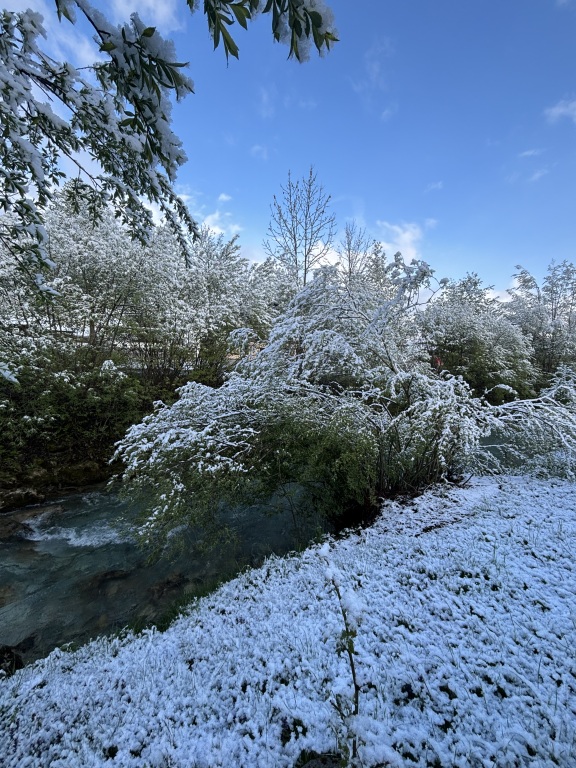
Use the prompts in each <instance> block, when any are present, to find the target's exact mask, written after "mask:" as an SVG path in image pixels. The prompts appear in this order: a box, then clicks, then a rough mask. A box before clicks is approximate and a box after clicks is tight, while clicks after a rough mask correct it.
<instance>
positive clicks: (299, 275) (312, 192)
mask: <svg viewBox="0 0 576 768" xmlns="http://www.w3.org/2000/svg"><path fill="white" fill-rule="evenodd" d="M281 190H282V198H281V199H280V200H279V199H278V198H277V197H276V195H274V200H273V203H272V205H271V206H270V210H271V214H272V216H271V221H270V225H269V227H268V239H267V240H265V241H264V244H263V245H264V250H265V251H266V253H267V254H268V255H269V256H271V257H272V258H273V259H276V260H277V261H279V262H280V263H281V264H283V265H284V267H285V268H286V270H287V271H288V273H289V274H290V277H291V280H292V281H293V284H294V286H295V287H296V288H301V287H302V286H304V285H306V283H307V282H309V281H310V277H311V272H312V270H313V268H314V267H318V266H320V265H321V264H323V263H325V262H326V257H327V256H328V253H329V252H330V249H331V248H332V243H333V240H334V234H335V232H336V221H335V218H334V215H333V214H332V213H330V209H329V204H330V195H327V194H326V193H325V191H324V187H323V186H322V185H321V184H320V183H319V182H318V179H317V176H316V173H315V171H314V169H313V168H312V167H310V171H309V173H308V176H307V177H304V178H302V179H300V180H298V181H293V180H292V176H291V174H290V172H288V183H287V184H286V186H285V187H281Z"/></svg>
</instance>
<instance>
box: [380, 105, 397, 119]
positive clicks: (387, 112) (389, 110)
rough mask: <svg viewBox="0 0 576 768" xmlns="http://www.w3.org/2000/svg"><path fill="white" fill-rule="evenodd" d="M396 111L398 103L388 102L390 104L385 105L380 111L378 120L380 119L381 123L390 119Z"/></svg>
mask: <svg viewBox="0 0 576 768" xmlns="http://www.w3.org/2000/svg"><path fill="white" fill-rule="evenodd" d="M397 112H398V104H390V106H388V107H386V109H384V110H383V111H382V112H381V113H380V120H382V122H383V123H387V122H388V120H391V119H392V118H393V117H394V115H396V114H397Z"/></svg>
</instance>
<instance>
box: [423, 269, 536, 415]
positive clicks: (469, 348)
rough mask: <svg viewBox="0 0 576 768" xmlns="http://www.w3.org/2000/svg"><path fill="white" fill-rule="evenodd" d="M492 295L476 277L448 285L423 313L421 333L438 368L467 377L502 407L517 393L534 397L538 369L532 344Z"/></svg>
mask: <svg viewBox="0 0 576 768" xmlns="http://www.w3.org/2000/svg"><path fill="white" fill-rule="evenodd" d="M490 291H491V289H490V288H489V287H485V286H483V285H482V281H481V280H480V278H479V277H478V275H476V274H471V275H467V276H466V277H465V278H464V279H463V280H459V281H451V282H447V283H446V284H445V285H444V286H443V290H442V292H441V293H440V294H437V295H436V297H435V299H434V301H432V302H430V304H429V305H428V306H427V307H426V310H425V312H423V313H422V315H421V329H422V334H423V343H424V345H425V348H426V351H427V354H428V355H429V359H430V361H431V364H432V366H433V367H434V368H436V369H437V370H446V371H449V372H450V373H452V374H454V375H460V376H463V377H464V379H465V380H466V381H467V382H468V384H469V385H470V386H471V387H472V388H473V390H474V391H475V392H476V393H477V394H484V393H486V392H489V397H490V399H491V400H492V401H494V402H497V401H499V400H502V399H510V397H514V391H515V392H517V393H520V394H521V395H523V396H526V395H528V394H530V392H531V388H532V384H533V381H534V370H533V366H532V364H531V359H530V358H531V352H532V350H531V346H530V343H529V341H528V339H527V338H526V337H525V336H524V335H523V333H522V331H521V329H520V328H518V326H516V325H514V324H513V323H512V322H511V321H510V320H509V319H508V318H507V317H506V316H505V314H504V310H503V308H502V305H501V302H499V301H497V300H496V299H495V298H493V297H492V296H491V295H490ZM512 390H514V391H512Z"/></svg>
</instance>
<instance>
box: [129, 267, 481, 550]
mask: <svg viewBox="0 0 576 768" xmlns="http://www.w3.org/2000/svg"><path fill="white" fill-rule="evenodd" d="M388 276H389V281H390V283H391V284H393V285H395V293H394V295H393V296H392V297H391V298H390V299H389V300H383V299H382V296H381V294H380V295H379V294H377V293H376V292H375V291H373V290H371V289H370V288H369V287H367V286H366V285H364V284H358V286H357V287H355V288H354V289H353V290H351V289H350V286H349V285H348V284H347V282H346V280H344V279H343V276H342V274H341V273H340V272H339V271H338V269H337V267H325V268H323V269H321V270H319V271H317V273H316V276H315V278H314V279H313V280H312V281H311V282H310V283H308V284H307V285H306V286H305V288H304V289H303V290H302V291H300V292H299V293H298V294H297V295H296V297H295V298H294V299H293V301H292V302H291V303H290V305H289V306H288V308H287V310H286V312H285V313H284V314H283V315H282V316H281V317H280V318H279V319H278V321H277V322H276V323H275V325H274V327H273V328H272V331H271V333H270V336H269V339H268V343H267V344H266V345H265V346H264V347H263V348H262V349H260V350H259V351H256V352H255V354H252V355H249V356H246V357H244V358H242V359H241V360H240V362H239V363H238V366H237V368H236V371H235V372H234V373H233V374H232V375H231V376H230V377H229V378H228V380H227V381H226V382H225V383H224V384H223V385H222V386H221V387H220V388H218V389H211V388H207V387H203V386H202V385H199V384H196V383H190V384H187V385H186V386H185V387H183V388H182V389H181V390H180V393H179V394H180V397H179V400H178V401H177V402H176V403H175V404H174V405H173V406H171V407H165V406H160V407H159V408H158V409H157V410H156V412H155V413H154V414H152V415H150V416H148V417H146V418H145V419H144V421H143V422H142V423H141V424H137V425H135V426H133V427H132V428H131V429H130V430H129V431H128V433H127V435H126V437H125V438H124V440H122V441H121V443H120V448H119V451H118V456H119V457H121V458H122V459H123V460H124V462H125V464H126V469H125V471H124V481H125V486H126V488H127V489H128V492H129V493H131V494H133V495H135V496H141V497H142V499H143V501H144V504H145V506H146V515H145V518H144V520H143V523H142V527H141V535H142V539H143V541H144V542H145V543H147V544H149V545H151V546H154V547H156V548H157V549H161V548H162V547H163V546H164V545H165V544H166V543H167V542H168V541H171V540H172V532H173V531H174V529H176V528H178V527H180V526H182V525H184V526H187V527H188V528H189V529H192V530H193V531H195V532H196V533H197V534H198V535H201V536H203V535H205V534H206V532H207V531H208V532H211V533H212V534H217V533H218V531H220V530H221V528H222V526H223V522H222V519H221V516H220V515H219V513H218V510H219V509H222V506H221V505H222V504H224V505H226V504H233V503H238V502H245V503H255V502H258V501H259V502H261V503H266V502H268V501H269V500H270V499H271V498H272V497H273V496H274V494H276V498H284V497H285V496H288V495H289V494H291V493H293V492H294V489H295V488H296V487H297V488H300V489H302V493H301V495H300V499H299V503H300V505H301V507H300V508H301V509H302V508H304V509H306V508H310V507H312V508H313V509H314V510H316V511H321V512H323V513H324V514H328V515H336V516H338V515H339V514H342V513H343V512H346V511H350V510H356V512H358V510H359V509H363V510H365V511H366V510H367V509H369V508H371V507H372V506H373V505H375V504H376V502H377V499H378V497H380V496H383V495H389V494H392V493H397V492H408V491H410V492H412V491H415V490H417V489H418V488H421V487H423V486H425V485H427V484H428V483H430V482H434V481H436V480H440V479H442V478H446V479H450V478H454V477H457V476H459V474H460V473H461V471H462V470H463V468H464V467H465V466H466V465H468V464H469V463H470V461H471V459H472V456H473V455H474V452H475V451H476V450H477V448H478V443H479V439H480V437H481V436H482V435H485V434H487V432H488V426H487V425H488V420H487V416H486V415H485V413H486V411H485V403H484V402H483V401H482V400H481V399H479V398H474V397H472V393H471V391H470V388H469V387H468V386H467V385H466V384H465V383H464V382H463V381H462V380H461V379H458V378H455V377H451V376H448V375H446V376H438V375H436V374H435V373H434V372H433V371H431V370H430V367H429V366H428V365H427V364H426V363H425V362H422V361H421V360H420V355H419V350H418V349H417V346H415V345H414V344H412V343H411V341H410V337H409V335H407V334H406V328H407V327H409V326H411V325H412V323H413V322H414V320H413V316H414V315H415V314H416V309H415V302H416V301H417V297H418V293H419V290H420V289H422V288H423V287H425V286H426V285H427V284H428V283H429V281H430V278H431V270H430V269H429V267H428V266H427V265H425V264H423V263H413V264H411V265H405V264H403V263H401V261H400V259H399V258H397V259H396V260H395V262H393V264H392V265H390V268H389V270H388Z"/></svg>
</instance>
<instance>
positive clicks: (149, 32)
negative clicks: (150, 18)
mask: <svg viewBox="0 0 576 768" xmlns="http://www.w3.org/2000/svg"><path fill="white" fill-rule="evenodd" d="M154 32H156V27H146V29H145V30H144V31H143V32H142V37H152V35H153V34H154Z"/></svg>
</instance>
